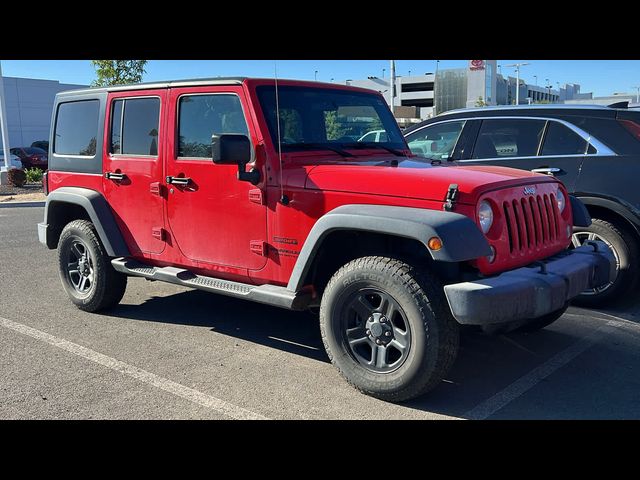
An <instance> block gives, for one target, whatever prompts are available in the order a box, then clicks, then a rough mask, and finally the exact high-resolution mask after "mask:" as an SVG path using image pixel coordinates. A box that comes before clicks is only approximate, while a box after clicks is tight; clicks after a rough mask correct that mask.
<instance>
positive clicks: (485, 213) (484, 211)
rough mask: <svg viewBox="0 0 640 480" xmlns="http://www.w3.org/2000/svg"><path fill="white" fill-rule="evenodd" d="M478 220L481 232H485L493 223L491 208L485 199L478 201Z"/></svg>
mask: <svg viewBox="0 0 640 480" xmlns="http://www.w3.org/2000/svg"><path fill="white" fill-rule="evenodd" d="M478 222H479V223H480V228H482V233H487V232H488V231H489V229H490V228H491V225H493V209H492V208H491V205H490V204H489V202H487V201H486V200H483V201H482V202H480V206H479V207H478Z"/></svg>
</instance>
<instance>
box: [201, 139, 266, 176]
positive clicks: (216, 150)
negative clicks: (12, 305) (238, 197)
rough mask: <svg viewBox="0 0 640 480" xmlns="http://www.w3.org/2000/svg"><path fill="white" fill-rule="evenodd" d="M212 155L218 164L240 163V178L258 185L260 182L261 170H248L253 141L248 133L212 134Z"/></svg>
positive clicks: (214, 161)
mask: <svg viewBox="0 0 640 480" xmlns="http://www.w3.org/2000/svg"><path fill="white" fill-rule="evenodd" d="M211 156H212V159H213V163H215V164H217V165H238V180H240V181H241V182H249V183H251V184H253V185H256V184H258V183H259V182H260V172H259V171H258V170H256V169H255V168H252V169H251V170H250V171H248V172H247V170H246V166H247V163H249V162H250V161H251V142H250V141H249V138H248V137H247V136H246V135H241V134H235V133H225V134H221V135H216V134H215V133H214V134H213V135H212V136H211Z"/></svg>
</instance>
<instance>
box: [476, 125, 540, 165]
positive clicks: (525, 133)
mask: <svg viewBox="0 0 640 480" xmlns="http://www.w3.org/2000/svg"><path fill="white" fill-rule="evenodd" d="M545 123H546V122H545V121H544V120H517V119H515V120H514V119H500V120H483V121H482V125H481V126H480V132H479V133H478V139H477V140H476V144H475V146H474V148H473V155H472V156H471V158H474V159H482V158H501V157H534V156H536V155H537V154H538V146H539V145H540V139H541V137H542V132H543V131H544V125H545Z"/></svg>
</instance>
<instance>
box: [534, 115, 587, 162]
mask: <svg viewBox="0 0 640 480" xmlns="http://www.w3.org/2000/svg"><path fill="white" fill-rule="evenodd" d="M586 151H587V141H586V140H585V139H584V138H582V137H581V136H580V135H578V134H577V133H576V132H574V131H572V130H571V129H569V128H567V127H566V126H564V125H562V124H561V123H558V122H549V127H548V128H547V134H546V135H545V137H544V145H543V146H542V155H583V154H584V153H585V152H586Z"/></svg>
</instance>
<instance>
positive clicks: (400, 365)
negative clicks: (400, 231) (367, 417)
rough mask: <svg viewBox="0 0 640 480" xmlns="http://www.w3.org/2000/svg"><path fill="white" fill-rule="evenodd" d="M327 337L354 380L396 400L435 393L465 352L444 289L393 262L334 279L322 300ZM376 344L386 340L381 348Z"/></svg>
mask: <svg viewBox="0 0 640 480" xmlns="http://www.w3.org/2000/svg"><path fill="white" fill-rule="evenodd" d="M378 299H379V302H378ZM385 299H386V301H385ZM387 316H388V317H389V318H388V319H387ZM376 323H377V325H378V326H375V327H374V324H376ZM347 329H349V333H347ZM389 331H390V332H391V334H390V336H389V337H387V336H386V334H387V332H389ZM320 332H321V334H322V341H323V343H324V346H325V349H326V351H327V354H328V356H329V359H330V360H331V363H332V364H333V365H334V366H335V367H336V368H337V369H338V371H339V372H340V374H341V375H342V376H343V377H344V378H345V379H346V380H347V382H348V383H350V384H351V385H353V386H354V387H355V388H357V389H358V390H360V391H361V392H363V393H365V394H367V395H371V396H373V397H376V398H379V399H382V400H386V401H391V402H402V401H405V400H409V399H412V398H414V397H417V396H419V395H422V394H424V393H426V392H428V391H429V390H431V389H433V388H434V387H435V386H437V385H438V384H439V383H440V381H441V380H442V378H443V377H444V376H445V375H446V374H447V372H448V371H449V369H450V368H451V366H452V365H453V363H454V361H455V359H456V356H457V353H458V342H459V331H458V324H457V322H456V321H455V319H454V318H453V316H452V315H451V312H450V310H449V306H448V304H447V302H446V299H445V297H444V290H443V286H442V284H441V283H440V282H439V281H438V279H437V278H436V277H435V276H434V275H432V274H431V273H429V272H427V271H421V270H418V269H416V268H415V267H412V266H411V265H409V264H408V263H405V262H403V261H400V260H397V259H393V258H388V257H362V258H358V259H355V260H353V261H351V262H349V263H347V264H346V265H344V266H343V267H342V268H340V269H339V270H338V271H337V272H336V273H335V274H334V275H333V277H332V278H331V279H330V281H329V283H328V284H327V287H326V289H325V291H324V294H323V296H322V302H321V305H320ZM376 339H377V340H379V341H381V342H383V343H382V344H381V345H380V346H377V345H376V344H375V340H376ZM352 342H353V346H351V345H350V343H352ZM403 344H404V348H400V347H399V346H401V345H403ZM374 347H375V348H376V353H375V354H374ZM382 350H384V352H385V353H384V354H383V355H382V356H378V355H377V352H378V351H382ZM367 352H368V353H367ZM374 355H375V357H376V358H375V360H374ZM367 361H368V362H369V364H368V365H365V364H366V362H367ZM378 361H380V363H385V364H386V366H384V365H380V363H379V362H378ZM374 363H375V364H374Z"/></svg>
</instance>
